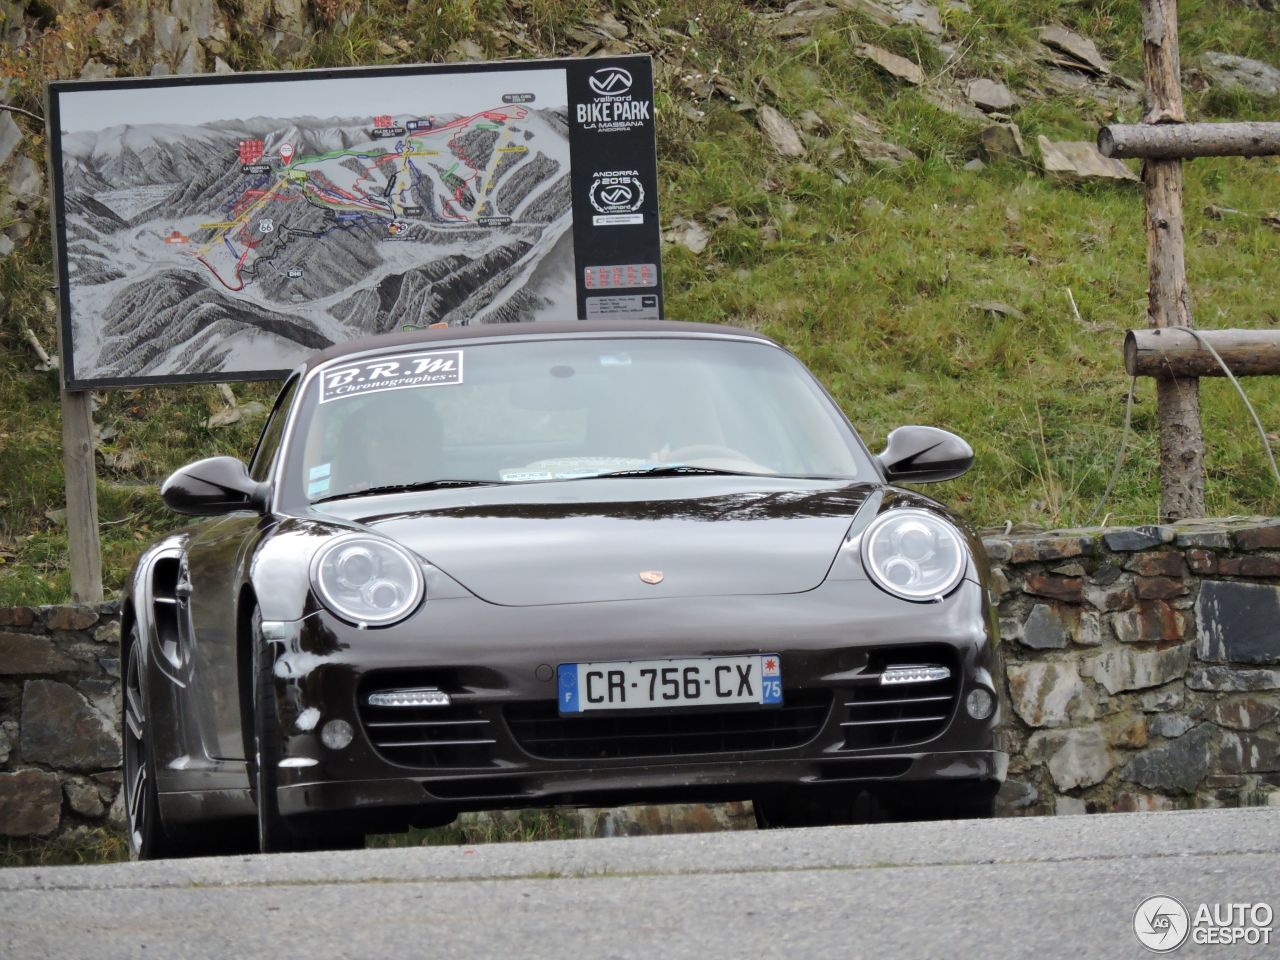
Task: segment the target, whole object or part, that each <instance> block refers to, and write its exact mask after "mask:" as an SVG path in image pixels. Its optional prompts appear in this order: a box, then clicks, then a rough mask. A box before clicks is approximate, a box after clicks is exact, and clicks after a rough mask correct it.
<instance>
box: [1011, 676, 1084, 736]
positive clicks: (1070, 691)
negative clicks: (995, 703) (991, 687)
mask: <svg viewBox="0 0 1280 960" xmlns="http://www.w3.org/2000/svg"><path fill="white" fill-rule="evenodd" d="M1006 672H1007V673H1008V676H1009V695H1010V697H1011V699H1012V706H1013V710H1014V712H1015V713H1016V714H1017V715H1018V716H1019V717H1021V718H1022V721H1023V722H1024V723H1026V724H1027V725H1028V726H1031V727H1063V726H1066V725H1067V724H1068V723H1069V722H1070V719H1071V714H1072V711H1073V710H1074V709H1076V708H1077V707H1079V706H1080V705H1081V704H1082V702H1083V700H1084V697H1085V689H1084V683H1083V681H1081V679H1080V672H1079V670H1078V669H1077V668H1076V664H1075V663H1074V662H1073V661H1070V660H1037V661H1034V662H1032V663H1011V664H1009V665H1008V667H1007V668H1006Z"/></svg>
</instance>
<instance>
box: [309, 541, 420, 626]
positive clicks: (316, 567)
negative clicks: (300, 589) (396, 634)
mask: <svg viewBox="0 0 1280 960" xmlns="http://www.w3.org/2000/svg"><path fill="white" fill-rule="evenodd" d="M311 579H312V582H313V583H314V584H315V588H316V593H318V594H319V595H320V599H321V601H323V603H324V605H325V606H326V607H328V608H329V609H330V610H332V611H333V612H334V613H336V614H337V615H338V616H340V617H342V619H344V620H349V621H351V622H352V623H354V624H356V625H357V626H364V627H385V626H387V625H389V624H392V623H395V622H397V621H399V620H403V619H404V618H405V617H407V616H408V615H409V614H410V613H411V612H412V611H413V609H414V608H415V607H417V605H418V602H419V601H420V600H421V599H422V591H423V583H422V569H421V568H420V567H419V566H418V563H417V561H416V560H414V558H413V557H411V556H410V555H409V554H408V553H407V552H405V551H404V550H402V549H401V548H400V547H398V546H396V545H395V544H394V543H389V542H387V541H386V540H378V539H375V538H373V537H366V536H363V535H361V534H353V535H351V536H347V537H339V538H338V539H336V540H333V541H332V542H330V543H328V544H326V545H325V547H324V548H323V549H322V550H321V551H320V552H319V553H318V554H316V559H315V562H314V563H313V564H312V567H311Z"/></svg>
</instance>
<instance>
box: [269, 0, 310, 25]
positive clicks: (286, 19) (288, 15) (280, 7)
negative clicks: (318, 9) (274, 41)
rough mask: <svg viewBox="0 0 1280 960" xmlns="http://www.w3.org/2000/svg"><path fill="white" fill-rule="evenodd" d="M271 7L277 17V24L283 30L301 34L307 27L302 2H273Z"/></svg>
mask: <svg viewBox="0 0 1280 960" xmlns="http://www.w3.org/2000/svg"><path fill="white" fill-rule="evenodd" d="M271 6H272V9H273V11H274V12H275V15H276V22H277V23H278V24H279V25H280V26H281V27H282V28H283V29H285V30H292V31H297V32H301V30H302V29H303V27H304V26H305V25H306V24H305V22H304V20H303V13H302V0H272V2H271Z"/></svg>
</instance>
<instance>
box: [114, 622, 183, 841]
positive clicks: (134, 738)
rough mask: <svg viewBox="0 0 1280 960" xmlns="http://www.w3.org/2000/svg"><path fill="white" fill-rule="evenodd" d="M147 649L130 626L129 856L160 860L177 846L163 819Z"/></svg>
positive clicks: (125, 725)
mask: <svg viewBox="0 0 1280 960" xmlns="http://www.w3.org/2000/svg"><path fill="white" fill-rule="evenodd" d="M147 692H148V691H147V666H146V651H145V650H144V649H143V646H142V641H141V640H140V639H139V637H138V625H137V624H136V623H135V624H134V625H133V626H131V627H130V628H129V634H128V639H127V641H126V644H125V655H124V711H123V714H122V716H121V721H120V740H121V743H122V744H123V745H124V809H125V817H126V821H127V828H128V831H129V859H131V860H157V859H160V858H162V857H171V856H174V854H175V852H176V851H175V850H174V849H173V846H174V845H173V844H172V843H171V842H170V841H169V838H168V837H167V836H166V835H165V832H164V827H163V826H162V825H161V823H160V805H159V803H158V801H157V798H156V778H155V761H154V760H153V759H152V756H151V749H152V748H151V739H150V729H149V727H148V722H147V720H148V717H147V715H148V696H147Z"/></svg>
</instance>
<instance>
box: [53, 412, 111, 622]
mask: <svg viewBox="0 0 1280 960" xmlns="http://www.w3.org/2000/svg"><path fill="white" fill-rule="evenodd" d="M93 457H94V444H93V396H92V395H91V394H90V393H89V391H87V390H68V389H66V388H65V387H64V388H63V390H62V467H63V470H64V472H65V474H66V488H67V546H68V548H69V549H70V551H71V599H73V600H75V601H76V602H78V603H96V602H97V601H99V600H101V599H102V547H101V544H100V541H99V538H98V487H97V471H96V465H95V464H94V459H93Z"/></svg>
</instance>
